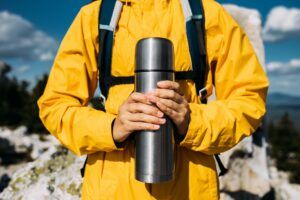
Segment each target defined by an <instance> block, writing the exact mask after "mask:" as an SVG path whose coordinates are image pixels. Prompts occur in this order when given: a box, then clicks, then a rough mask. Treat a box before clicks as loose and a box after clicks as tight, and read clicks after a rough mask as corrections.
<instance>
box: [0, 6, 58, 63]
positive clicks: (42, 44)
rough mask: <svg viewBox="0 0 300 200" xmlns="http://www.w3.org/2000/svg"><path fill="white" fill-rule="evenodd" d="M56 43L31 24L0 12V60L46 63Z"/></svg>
mask: <svg viewBox="0 0 300 200" xmlns="http://www.w3.org/2000/svg"><path fill="white" fill-rule="evenodd" d="M57 47H58V44H57V42H56V41H55V40H54V39H53V38H51V37H50V36H48V35H47V34H45V33H44V32H42V31H40V30H38V29H36V28H35V27H34V26H33V25H32V23H31V22H29V21H27V20H26V19H24V18H22V17H21V16H19V15H16V14H13V13H10V12H8V11H0V58H2V59H3V58H18V59H23V60H40V61H48V60H52V59H53V58H54V54H55V51H56V49H57Z"/></svg>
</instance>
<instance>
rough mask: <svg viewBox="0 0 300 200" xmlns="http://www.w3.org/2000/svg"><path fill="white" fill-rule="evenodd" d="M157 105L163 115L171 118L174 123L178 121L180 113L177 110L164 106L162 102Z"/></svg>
mask: <svg viewBox="0 0 300 200" xmlns="http://www.w3.org/2000/svg"><path fill="white" fill-rule="evenodd" d="M156 105H157V107H158V108H159V109H160V110H161V111H162V112H163V113H165V114H166V115H167V116H169V117H170V118H171V119H172V120H173V121H174V120H175V119H176V116H177V115H178V113H177V112H176V111H175V110H173V109H171V108H169V107H168V106H166V105H164V104H163V103H161V102H157V103H156Z"/></svg>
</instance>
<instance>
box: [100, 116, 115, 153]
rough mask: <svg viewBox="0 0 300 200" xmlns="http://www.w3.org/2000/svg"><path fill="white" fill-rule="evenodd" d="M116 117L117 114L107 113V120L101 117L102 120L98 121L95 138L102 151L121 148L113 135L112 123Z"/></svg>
mask: <svg viewBox="0 0 300 200" xmlns="http://www.w3.org/2000/svg"><path fill="white" fill-rule="evenodd" d="M115 118H116V115H113V114H110V113H105V120H104V119H103V117H102V118H99V120H101V121H100V122H98V125H97V129H96V132H97V134H96V136H95V139H96V141H97V144H99V145H100V146H101V149H102V151H106V152H110V151H113V150H118V149H119V148H118V147H117V145H116V144H115V142H114V139H113V136H112V123H113V121H114V120H115ZM99 132H101V133H99Z"/></svg>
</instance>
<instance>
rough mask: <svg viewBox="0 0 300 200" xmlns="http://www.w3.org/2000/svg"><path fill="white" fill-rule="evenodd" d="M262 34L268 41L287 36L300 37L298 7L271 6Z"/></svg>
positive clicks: (299, 11)
mask: <svg viewBox="0 0 300 200" xmlns="http://www.w3.org/2000/svg"><path fill="white" fill-rule="evenodd" d="M263 36H264V40H265V41H269V42H274V41H278V40H282V39H285V38H289V37H299V38H300V9H299V8H286V7H284V6H278V7H275V8H273V9H272V10H271V11H270V13H269V14H268V17H267V21H266V24H265V26H264V29H263Z"/></svg>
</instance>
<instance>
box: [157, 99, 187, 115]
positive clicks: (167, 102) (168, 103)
mask: <svg viewBox="0 0 300 200" xmlns="http://www.w3.org/2000/svg"><path fill="white" fill-rule="evenodd" d="M158 102H159V103H162V104H163V105H165V106H167V107H168V108H170V109H172V110H175V111H176V112H178V111H180V107H181V106H180V104H178V103H177V102H175V101H173V100H170V99H162V98H160V99H159V100H158Z"/></svg>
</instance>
